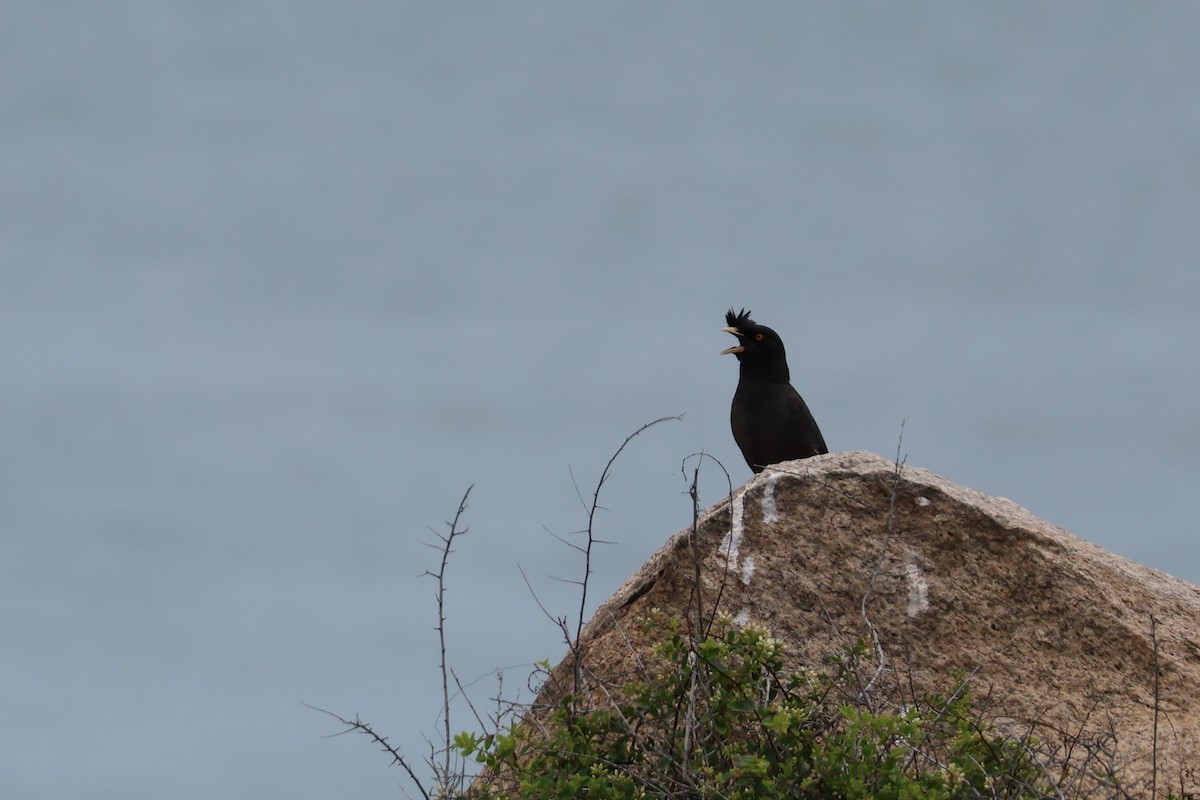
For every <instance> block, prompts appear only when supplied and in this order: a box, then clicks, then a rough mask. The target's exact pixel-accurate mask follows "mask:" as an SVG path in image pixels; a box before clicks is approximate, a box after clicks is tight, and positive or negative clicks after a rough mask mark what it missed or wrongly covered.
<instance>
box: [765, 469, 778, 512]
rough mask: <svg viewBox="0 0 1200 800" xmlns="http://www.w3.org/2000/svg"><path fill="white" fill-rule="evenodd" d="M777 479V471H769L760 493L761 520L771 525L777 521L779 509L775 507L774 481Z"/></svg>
mask: <svg viewBox="0 0 1200 800" xmlns="http://www.w3.org/2000/svg"><path fill="white" fill-rule="evenodd" d="M778 480H779V473H778V472H773V473H771V477H769V478H767V483H766V485H765V486H763V495H762V515H763V522H765V523H767V524H768V525H773V524H774V523H776V522H778V521H779V510H778V509H777V508H776V507H775V483H776V482H777V481H778Z"/></svg>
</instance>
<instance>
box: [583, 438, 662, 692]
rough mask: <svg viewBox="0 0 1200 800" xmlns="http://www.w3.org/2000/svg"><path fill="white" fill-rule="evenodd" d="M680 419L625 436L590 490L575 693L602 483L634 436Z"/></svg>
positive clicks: (605, 480) (606, 479)
mask: <svg viewBox="0 0 1200 800" xmlns="http://www.w3.org/2000/svg"><path fill="white" fill-rule="evenodd" d="M681 419H683V415H682V414H677V415H675V416H673V417H659V418H658V419H656V420H654V421H652V422H647V423H646V424H645V425H643V426H642V427H640V428H638V429H637V430H636V431H634V432H633V433H631V434H629V435H628V436H626V437H625V441H623V442H622V443H621V446H620V447H618V448H617V450H616V452H615V453H613V454H612V457H611V458H609V459H608V463H607V464H605V465H604V471H603V472H601V473H600V480H598V481H597V482H596V488H595V490H594V491H593V492H592V504H591V508H589V509H588V521H587V544H586V545H585V546H584V551H583V581H582V585H581V588H580V591H579V619H578V620H577V621H576V624H575V644H574V645H571V643H570V642H569V641H568V645H570V646H571V649H572V651H574V652H575V658H574V661H575V692H576V693H577V694H578V692H579V686H580V683H581V681H582V678H583V675H582V672H581V670H582V667H583V665H582V664H581V663H580V660H579V653H578V650H577V648H578V644H579V638H580V636H582V635H583V622H584V614H585V613H586V611H587V594H588V580H589V578H591V575H592V545H593V544H595V543H596V541H597V540H596V537H595V524H596V512H597V511H598V510H600V508H601V506H600V490H601V489H603V488H604V484H605V483H606V482H607V481H608V478H609V475H610V474H611V473H612V468H613V464H615V463H616V461H617V458H619V457H620V455H621V453H622V452H623V451H624V450H625V448H626V447H627V446H628V445H629V443H630V442H632V441H633V440H634V439H635V438H637V436H638V435H639V434H641V433H642V432H643V431H645V430H646V429H647V428H652V427H654V426H655V425H657V424H659V423H660V422H667V421H668V420H681ZM573 478H574V475H572V479H573ZM568 638H570V637H568Z"/></svg>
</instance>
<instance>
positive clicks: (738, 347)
mask: <svg viewBox="0 0 1200 800" xmlns="http://www.w3.org/2000/svg"><path fill="white" fill-rule="evenodd" d="M721 333H732V334H733V335H734V336H737V337H739V338H740V337H741V336H742V332H741V331H739V330H738V329H737V328H721ZM745 349H746V348H744V347H742V346H741V345H740V344H735V345H734V346H733V347H727V348H725V349H724V350H722V351H721V352H720V353H718V354H717V355H722V356H727V355H729V354H730V353H741V352H743V351H745Z"/></svg>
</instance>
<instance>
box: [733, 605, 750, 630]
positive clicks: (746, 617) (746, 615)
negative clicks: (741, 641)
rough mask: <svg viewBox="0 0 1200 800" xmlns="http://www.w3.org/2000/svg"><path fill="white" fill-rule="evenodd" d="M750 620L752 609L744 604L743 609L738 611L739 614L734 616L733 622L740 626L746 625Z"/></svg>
mask: <svg viewBox="0 0 1200 800" xmlns="http://www.w3.org/2000/svg"><path fill="white" fill-rule="evenodd" d="M749 621H750V609H749V608H747V607H746V606H742V610H741V611H739V612H737V616H736V617H734V618H733V624H734V625H737V626H738V627H739V628H744V627H746V623H747V622H749Z"/></svg>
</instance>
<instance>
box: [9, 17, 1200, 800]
mask: <svg viewBox="0 0 1200 800" xmlns="http://www.w3.org/2000/svg"><path fill="white" fill-rule="evenodd" d="M1198 40H1200V6H1197V5H1195V4H1193V3H1184V2H1180V3H1169V2H1168V3H1156V4H1152V5H1145V4H1136V5H1134V4H1123V3H1086V4H1085V3H1062V4H1054V5H1053V6H1048V5H1046V4H1043V3H1032V2H1031V3H1004V4H992V5H986V6H982V5H977V4H971V5H965V4H958V3H921V4H905V5H900V6H896V5H890V4H889V5H885V4H859V3H849V4H846V3H821V4H812V3H790V2H789V3H761V4H753V5H746V4H737V5H731V4H722V5H716V4H686V5H685V4H646V3H642V2H626V3H604V4H599V3H594V4H587V5H581V4H570V5H562V4H556V3H538V4H533V3H506V4H491V3H486V4H485V3H463V4H433V3H425V4H415V3H406V2H390V1H389V2H384V1H383V0H379V1H378V2H370V1H367V0H358V1H355V2H347V3H337V4H333V3H311V2H308V3H300V2H281V1H279V0H273V1H269V2H258V3H247V2H223V3H200V2H178V1H176V0H172V1H168V2H164V1H163V0H145V2H128V1H120V0H119V1H118V2H113V3H105V4H82V3H45V2H40V0H39V1H37V2H35V1H34V0H24V1H23V2H22V1H20V0H18V1H16V2H8V3H6V4H5V6H4V10H3V12H0V87H2V90H0V186H2V190H0V204H2V213H0V271H2V272H0V381H2V383H0V409H2V413H0V448H2V452H3V459H2V461H0V464H2V469H3V471H2V473H0V492H2V493H3V495H2V497H0V609H2V610H0V615H2V616H0V637H2V643H0V686H2V688H0V709H2V710H3V713H2V715H0V753H2V754H3V755H2V756H0V760H2V762H3V766H2V768H0V795H3V796H4V797H6V798H54V799H55V800H58V799H59V798H62V797H93V798H110V797H111V798H160V797H171V798H211V797H261V796H278V797H289V798H293V799H294V800H301V799H302V798H323V797H346V796H352V795H353V796H359V797H389V796H398V795H397V791H398V790H397V788H396V786H397V784H398V783H400V782H401V778H402V775H401V773H400V771H399V770H397V769H389V768H388V767H387V760H386V758H385V756H384V755H383V754H381V753H379V752H377V751H376V749H375V748H374V747H373V746H372V745H371V744H370V743H369V742H368V741H367V740H365V739H362V738H356V737H350V736H347V737H342V738H335V739H325V738H322V737H323V736H325V735H327V734H331V733H335V732H336V731H337V730H338V726H337V725H336V724H333V723H332V721H331V720H330V719H328V718H326V717H324V716H322V715H320V714H318V713H316V712H313V711H311V710H309V709H307V708H305V707H304V705H302V703H304V702H307V703H312V704H314V705H318V706H322V707H325V708H329V709H332V710H334V711H338V712H340V713H343V714H347V715H353V714H356V713H358V714H361V715H362V716H363V718H364V719H366V720H368V721H370V722H371V723H372V724H374V725H375V726H377V727H378V728H379V730H380V731H381V732H383V733H386V734H389V735H391V736H392V737H393V741H395V742H396V743H397V744H400V745H401V746H402V747H404V748H405V751H406V752H407V753H409V754H410V755H411V756H413V757H414V758H415V759H417V760H419V759H420V757H421V755H422V754H423V752H424V750H425V745H424V743H423V741H422V739H421V734H422V733H425V734H427V735H429V736H434V735H436V722H437V712H438V706H439V696H438V689H439V684H438V674H437V671H436V663H437V655H436V650H435V642H436V639H435V636H434V633H433V630H432V628H433V624H434V617H433V614H434V609H433V589H434V586H433V584H432V582H431V581H429V580H428V579H427V578H420V577H419V575H420V573H421V572H422V571H423V570H425V569H429V568H432V567H434V565H435V563H436V553H434V552H433V551H431V550H428V549H426V548H425V547H423V546H422V545H421V542H422V541H432V540H433V534H432V533H431V532H430V531H429V530H428V526H433V527H434V528H440V526H441V524H442V522H443V521H444V520H446V519H448V518H449V517H450V516H451V515H452V514H453V511H454V508H455V505H456V503H457V501H458V498H459V497H460V496H461V494H462V492H463V490H464V489H465V488H466V487H467V486H468V485H469V484H471V483H474V484H475V485H476V488H475V491H474V494H473V495H472V503H471V507H470V509H469V511H468V514H467V521H468V522H469V524H470V527H471V532H470V534H469V535H468V536H467V538H465V539H464V540H462V543H461V547H460V550H459V552H458V553H457V554H456V556H455V558H454V561H453V563H452V565H451V580H450V594H449V605H448V612H449V616H450V621H449V626H450V648H451V658H452V660H453V661H454V663H455V664H456V665H457V668H458V671H459V673H460V674H461V675H462V676H464V678H466V679H473V678H475V677H478V676H480V675H483V674H485V673H487V672H488V671H489V670H491V669H493V668H495V667H496V666H512V665H518V666H516V667H515V668H514V669H513V670H510V672H509V673H508V675H509V678H508V682H507V684H506V686H507V689H508V690H509V691H510V692H511V691H515V690H516V689H517V688H518V687H520V686H522V685H523V684H524V676H525V675H526V674H527V672H528V667H527V666H520V665H528V664H529V663H531V662H533V661H534V660H536V659H539V658H550V659H551V660H554V661H557V660H558V658H559V657H560V656H561V655H562V652H563V647H562V644H561V642H560V641H559V637H558V635H557V633H556V631H555V630H554V628H553V626H552V625H551V624H550V623H549V622H547V621H546V620H545V618H544V617H542V615H541V613H540V612H539V611H538V609H537V607H536V605H535V603H534V601H533V599H532V598H531V597H530V595H529V593H528V592H527V590H526V589H525V587H524V585H523V582H522V581H521V578H520V574H519V573H518V571H517V564H521V565H522V566H523V568H524V569H525V571H526V572H527V573H528V574H529V575H530V577H531V579H532V580H533V581H534V582H535V584H536V585H537V587H538V591H539V595H540V596H541V598H542V600H543V602H545V603H546V604H547V605H548V606H549V607H550V608H551V609H553V610H555V611H556V612H561V613H564V614H569V613H571V611H572V609H573V607H574V599H575V597H576V596H575V594H574V592H573V591H572V590H571V589H570V587H568V586H564V585H562V584H560V583H556V582H555V581H554V580H553V578H552V577H550V576H564V577H577V576H578V574H579V567H580V565H579V562H578V560H577V559H576V558H575V556H574V555H573V554H572V553H571V552H570V551H569V550H568V549H567V548H566V547H564V546H562V545H561V544H558V543H556V542H555V541H554V539H553V538H551V536H550V535H549V534H548V533H547V532H546V531H545V530H544V529H543V526H545V528H548V529H549V530H551V531H554V532H555V533H558V534H566V533H567V532H569V531H571V530H574V529H576V528H578V527H579V526H580V525H581V524H582V522H583V513H582V511H581V510H580V507H579V502H578V500H577V498H576V496H575V490H574V488H573V486H572V479H571V472H570V470H573V471H574V474H575V476H576V478H577V479H578V481H579V483H580V485H581V487H582V488H583V489H584V490H585V491H586V490H589V489H590V487H591V486H592V484H593V483H594V481H595V479H596V477H597V476H598V475H599V472H600V470H601V468H602V466H603V464H604V462H605V460H606V459H607V458H608V456H609V455H610V454H611V452H612V451H613V450H614V449H615V448H616V447H617V446H618V445H619V444H620V442H621V440H622V439H623V438H624V437H625V435H626V434H627V433H629V432H630V431H632V430H633V429H634V428H636V427H637V426H638V425H640V424H641V423H643V422H646V421H648V420H650V419H653V418H655V417H658V416H662V415H665V414H677V413H686V416H685V417H684V420H683V421H682V422H677V423H671V424H669V425H666V426H660V427H658V428H656V429H654V430H652V431H650V432H648V433H647V434H645V435H644V436H643V437H642V438H640V439H639V440H637V441H636V442H635V443H634V444H633V445H631V447H630V449H629V450H628V452H627V454H626V456H625V457H624V458H623V459H622V460H621V461H620V462H619V464H618V466H617V469H616V474H615V477H614V479H613V481H612V483H611V484H610V485H609V487H608V489H609V490H608V493H607V495H606V505H608V506H609V508H610V509H611V510H610V511H609V512H608V513H607V514H605V515H604V516H603V517H602V518H601V527H600V533H601V535H602V536H604V537H605V538H608V539H612V540H614V541H615V542H616V545H615V546H611V547H607V548H604V549H602V550H601V551H600V553H599V554H598V558H597V564H596V570H597V571H596V576H595V579H594V582H593V587H592V597H593V598H594V599H595V600H596V601H599V600H601V599H603V598H604V597H606V596H607V595H608V594H609V593H610V592H611V591H612V590H613V589H614V588H615V587H616V586H617V585H618V584H619V583H620V582H621V581H622V580H624V578H625V577H627V576H628V574H629V573H630V572H632V570H633V569H635V568H636V567H637V566H638V565H639V564H640V563H641V562H642V561H643V559H644V558H645V557H646V556H647V555H648V554H649V553H650V552H652V551H653V550H654V549H655V548H656V547H657V546H658V545H659V544H661V543H662V541H663V540H664V539H665V538H666V537H667V536H668V535H669V534H670V533H672V532H673V531H675V530H677V529H679V528H681V527H683V526H684V525H686V524H687V522H688V518H689V507H688V500H687V497H686V495H685V494H684V489H685V484H684V481H683V479H682V477H681V476H680V470H679V467H680V462H681V461H682V459H683V458H684V457H685V456H686V455H687V454H689V453H692V452H694V451H697V450H705V451H707V452H709V453H712V454H713V455H715V456H717V457H718V458H720V459H722V460H723V461H724V462H725V463H726V465H728V466H729V467H730V468H731V470H732V472H733V475H734V479H735V481H736V482H737V483H741V482H742V481H744V480H745V479H746V478H747V477H748V476H749V471H748V470H747V469H746V468H745V466H744V464H743V463H742V461H741V458H740V456H739V455H738V453H737V451H736V449H735V447H734V444H733V441H732V439H731V437H730V434H729V431H728V421H727V414H728V403H729V399H730V397H731V395H732V393H733V389H734V385H735V383H736V373H737V365H736V363H735V362H734V360H733V359H731V358H728V357H726V358H719V357H718V356H717V352H718V351H719V350H720V349H722V348H724V347H726V346H728V345H729V343H730V339H729V337H728V336H727V335H726V334H722V333H719V332H718V330H717V329H718V328H719V327H720V326H721V325H723V324H724V323H723V319H722V315H723V313H724V311H725V309H726V307H728V306H729V305H736V306H738V307H741V306H746V307H749V308H751V309H753V310H754V312H755V317H756V318H757V319H759V320H760V321H762V322H764V323H766V324H769V325H771V326H773V327H775V328H776V329H777V330H778V331H779V332H780V333H781V334H782V336H783V337H784V340H785V341H786V342H787V345H788V347H789V353H790V357H791V364H792V372H793V376H794V381H795V383H796V385H797V386H798V388H799V389H800V391H801V392H802V393H803V394H804V395H805V397H806V398H807V399H808V401H809V404H810V405H811V407H812V408H813V410H814V412H815V414H816V415H817V418H818V420H819V421H820V424H821V427H822V429H823V431H824V433H825V437H826V439H827V440H828V441H829V444H830V446H831V447H832V448H833V449H835V450H848V449H860V448H863V449H868V450H873V451H875V452H878V453H883V454H885V455H889V456H890V455H893V454H894V453H895V451H896V444H897V437H898V435H899V432H900V427H901V422H902V421H906V425H905V428H904V442H903V452H904V453H906V454H907V455H908V460H909V463H910V464H913V465H919V466H924V467H928V468H930V469H933V470H934V471H936V472H939V473H941V474H943V475H945V476H947V477H949V478H951V479H953V480H956V481H959V482H961V483H965V484H968V485H970V486H973V487H976V488H978V489H981V490H983V491H986V492H990V493H994V494H1000V495H1004V496H1007V497H1010V498H1012V499H1013V500H1015V501H1016V502H1018V503H1020V504H1022V505H1024V506H1026V507H1028V508H1030V509H1031V510H1032V511H1034V512H1035V513H1037V514H1039V515H1041V516H1043V517H1045V518H1047V519H1049V520H1051V521H1053V522H1055V523H1057V524H1060V525H1062V526H1064V527H1066V528H1068V529H1070V530H1071V531H1073V532H1074V533H1076V534H1077V535H1079V536H1082V537H1084V538H1086V539H1088V540H1090V541H1093V542H1096V543H1098V544H1100V545H1103V546H1104V547H1107V548H1110V549H1112V550H1115V551H1116V552H1118V553H1121V554H1123V555H1125V556H1128V557H1130V558H1133V559H1135V560H1138V561H1141V562H1144V563H1146V564H1149V565H1151V566H1155V567H1158V568H1160V569H1164V570H1166V571H1168V572H1170V573H1172V574H1174V575H1177V576H1179V577H1181V578H1186V579H1188V580H1191V581H1200V557H1198V556H1197V552H1196V548H1195V546H1194V542H1195V534H1196V523H1195V494H1196V492H1195V486H1196V479H1197V470H1196V463H1197V462H1196V457H1195V453H1196V452H1197V449H1198V448H1200V426H1198V424H1197V405H1198V402H1200V380H1198V378H1197V367H1196V364H1197V353H1198V352H1200V331H1198V327H1197V314H1196V308H1197V304H1198V301H1200V270H1197V267H1196V255H1197V253H1198V252H1200V223H1198V222H1197V220H1198V219H1200V145H1198V143H1200V94H1198V93H1197V91H1196V77H1197V75H1200V48H1197V47H1196V42H1197V41H1198ZM704 488H705V498H704V500H705V502H706V504H707V503H711V502H716V501H717V500H719V499H720V497H721V494H722V487H721V482H720V481H719V480H718V479H717V476H716V474H715V473H713V474H712V475H710V479H709V480H708V481H706V483H705V487H704ZM593 607H594V603H593ZM474 691H475V692H476V695H475V699H476V700H477V701H480V702H481V703H483V704H484V705H486V704H487V701H486V698H487V697H488V696H489V695H491V694H492V693H493V691H494V683H493V682H492V680H491V679H490V678H485V679H484V680H483V681H481V682H480V683H478V684H477V685H476V687H475V689H474ZM468 722H469V718H468V717H466V716H461V717H459V719H458V721H457V723H456V727H468Z"/></svg>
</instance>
